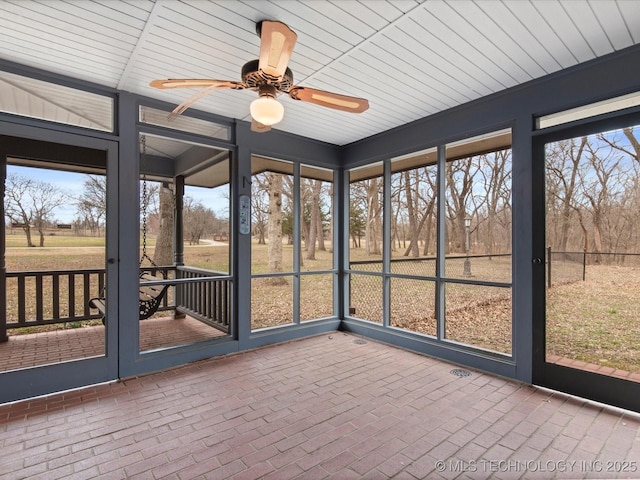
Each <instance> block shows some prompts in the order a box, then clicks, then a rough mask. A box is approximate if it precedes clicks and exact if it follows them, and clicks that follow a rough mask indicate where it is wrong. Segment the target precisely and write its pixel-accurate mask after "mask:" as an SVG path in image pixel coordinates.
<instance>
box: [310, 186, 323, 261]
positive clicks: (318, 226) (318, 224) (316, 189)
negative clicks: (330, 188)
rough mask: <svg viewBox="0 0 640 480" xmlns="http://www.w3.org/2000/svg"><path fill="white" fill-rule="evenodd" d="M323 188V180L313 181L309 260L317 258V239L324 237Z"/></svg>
mask: <svg viewBox="0 0 640 480" xmlns="http://www.w3.org/2000/svg"><path fill="white" fill-rule="evenodd" d="M321 189H322V180H313V181H312V182H311V202H310V206H309V208H310V210H311V219H310V220H309V236H308V240H307V242H306V245H307V260H315V259H316V240H317V238H321V237H322V233H323V232H322V217H321V213H320V191H321Z"/></svg>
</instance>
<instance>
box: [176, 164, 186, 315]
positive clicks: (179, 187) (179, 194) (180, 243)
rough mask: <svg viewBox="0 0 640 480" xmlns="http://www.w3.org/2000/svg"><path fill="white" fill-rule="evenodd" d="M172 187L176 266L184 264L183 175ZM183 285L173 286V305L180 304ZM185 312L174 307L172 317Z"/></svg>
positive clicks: (177, 178) (179, 176)
mask: <svg viewBox="0 0 640 480" xmlns="http://www.w3.org/2000/svg"><path fill="white" fill-rule="evenodd" d="M173 188H174V197H175V200H174V205H175V209H174V212H173V233H174V236H173V248H174V254H173V264H174V265H175V266H176V267H179V266H182V265H184V215H183V206H184V176H182V175H178V176H177V177H175V178H174V179H173ZM178 277H179V275H178V272H177V271H176V278H178ZM183 287H184V286H183V285H176V286H175V287H174V301H175V306H176V307H178V306H180V305H182V303H183V301H182V297H183ZM184 317H185V314H184V313H180V312H178V310H177V309H176V308H174V309H173V318H184Z"/></svg>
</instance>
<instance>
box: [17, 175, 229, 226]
mask: <svg viewBox="0 0 640 480" xmlns="http://www.w3.org/2000/svg"><path fill="white" fill-rule="evenodd" d="M10 175H19V176H23V177H29V178H32V179H33V180H37V181H41V182H46V183H49V184H51V185H54V186H55V187H56V188H57V189H59V190H60V191H61V192H64V193H66V194H68V195H69V196H72V197H73V198H74V199H73V200H70V201H69V202H67V203H65V205H63V206H61V207H59V208H57V209H56V210H55V213H54V215H53V220H55V221H57V222H58V223H72V222H73V220H74V218H75V217H76V211H77V208H76V202H75V199H76V198H78V197H79V196H80V195H81V194H82V189H83V184H84V181H85V180H86V178H87V175H86V174H83V173H73V172H64V171H61V170H48V169H43V168H30V167H20V166H16V165H7V177H8V176H10ZM226 192H227V189H226V188H224V187H221V188H218V189H208V188H199V187H189V186H186V187H185V196H188V197H191V198H192V199H194V200H195V201H196V202H200V203H202V204H203V205H204V206H205V207H207V208H210V209H211V210H213V211H214V212H215V213H216V215H218V216H225V217H226V216H227V215H228V199H227V198H224V196H223V195H224V194H225V193H226Z"/></svg>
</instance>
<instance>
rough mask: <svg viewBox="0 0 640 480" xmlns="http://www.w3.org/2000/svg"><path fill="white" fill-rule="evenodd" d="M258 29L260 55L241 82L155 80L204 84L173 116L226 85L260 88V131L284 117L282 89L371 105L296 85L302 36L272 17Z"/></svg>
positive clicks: (350, 105)
mask: <svg viewBox="0 0 640 480" xmlns="http://www.w3.org/2000/svg"><path fill="white" fill-rule="evenodd" d="M256 32H257V33H258V36H259V37H260V58H259V59H257V60H250V61H248V62H247V63H245V64H244V66H243V67H242V81H241V82H236V81H232V80H213V79H198V78H181V79H167V80H153V81H152V82H151V83H150V85H151V86H152V87H154V88H161V89H164V88H201V90H200V91H198V92H196V93H195V94H194V95H192V96H191V97H189V98H187V99H186V100H185V101H184V102H182V103H181V104H180V105H178V106H177V107H176V108H175V109H174V110H173V112H171V115H170V118H175V117H177V116H178V115H180V114H181V113H182V112H184V111H185V110H186V109H187V108H189V107H190V106H191V105H193V104H194V103H195V102H197V101H198V100H199V99H201V98H203V97H205V96H206V95H209V94H210V93H212V92H214V91H215V90H220V89H223V88H230V89H233V90H242V89H250V90H255V91H257V92H258V98H257V99H256V100H254V101H253V102H251V105H250V112H251V119H252V120H251V129H252V130H253V131H256V132H266V131H268V130H270V129H271V126H272V125H275V124H276V123H278V122H280V121H281V120H282V117H283V116H284V107H283V106H282V104H281V103H280V102H278V100H276V96H277V95H278V93H286V94H288V95H289V96H290V97H291V98H293V99H294V100H301V101H303V102H309V103H315V104H316V105H321V106H323V107H329V108H334V109H336V110H342V111H345V112H352V113H360V112H364V111H365V110H366V109H367V108H369V102H368V101H367V100H365V99H363V98H357V97H350V96H347V95H341V94H338V93H331V92H326V91H324V90H317V89H315V88H307V87H300V86H297V85H296V86H294V85H293V73H292V72H291V70H290V69H289V68H288V67H287V64H288V63H289V59H290V58H291V53H292V52H293V47H294V46H295V43H296V39H297V38H298V36H297V35H296V34H295V32H294V31H293V30H291V29H290V28H289V27H288V26H287V25H285V24H284V23H282V22H277V21H271V20H264V21H261V22H258V23H257V24H256Z"/></svg>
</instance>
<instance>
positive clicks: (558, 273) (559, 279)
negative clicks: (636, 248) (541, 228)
mask: <svg viewBox="0 0 640 480" xmlns="http://www.w3.org/2000/svg"><path fill="white" fill-rule="evenodd" d="M546 264H547V287H548V288H551V286H553V285H561V284H564V283H572V282H578V281H585V280H586V279H587V278H588V276H589V266H595V265H616V266H619V267H630V268H632V267H636V268H638V267H640V253H620V252H606V253H602V252H587V251H582V252H555V251H552V250H551V247H548V248H547V259H546Z"/></svg>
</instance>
